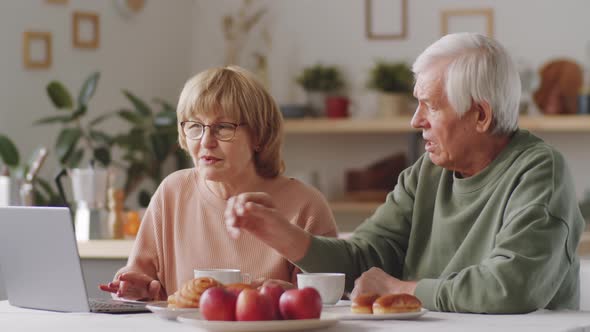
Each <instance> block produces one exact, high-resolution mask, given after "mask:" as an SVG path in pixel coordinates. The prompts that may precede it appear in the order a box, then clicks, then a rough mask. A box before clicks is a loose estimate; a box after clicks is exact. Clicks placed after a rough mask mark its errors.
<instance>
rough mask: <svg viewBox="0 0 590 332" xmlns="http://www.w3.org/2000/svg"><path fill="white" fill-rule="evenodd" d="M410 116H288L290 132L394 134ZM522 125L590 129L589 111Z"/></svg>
mask: <svg viewBox="0 0 590 332" xmlns="http://www.w3.org/2000/svg"><path fill="white" fill-rule="evenodd" d="M410 120H411V117H410V116H400V117H395V118H388V119H313V118H309V119H287V120H285V133H287V134H395V133H411V132H417V131H418V130H416V129H414V128H412V127H411V126H410ZM519 124H520V127H521V128H523V129H528V130H530V131H534V132H578V133H579V132H588V133H590V116H588V115H551V116H549V115H539V116H522V117H520V121H519Z"/></svg>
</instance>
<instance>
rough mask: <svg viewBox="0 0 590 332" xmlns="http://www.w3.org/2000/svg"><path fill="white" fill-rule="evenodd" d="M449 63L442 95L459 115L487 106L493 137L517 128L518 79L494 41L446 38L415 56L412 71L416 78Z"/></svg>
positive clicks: (472, 35) (474, 37)
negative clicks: (476, 105) (477, 105)
mask: <svg viewBox="0 0 590 332" xmlns="http://www.w3.org/2000/svg"><path fill="white" fill-rule="evenodd" d="M445 60H446V61H449V64H448V66H447V67H446V71H445V77H443V82H444V91H445V93H446V96H447V99H448V101H449V103H450V105H451V106H452V107H453V108H454V109H455V111H456V112H457V113H458V114H459V115H463V114H464V113H465V112H467V110H468V109H469V108H470V107H471V103H472V102H476V103H477V102H487V103H488V104H489V105H490V107H491V109H492V112H493V115H492V117H493V122H492V123H493V129H492V133H493V134H509V133H512V132H514V131H515V130H516V129H517V128H518V109H519V104H520V92H521V87H520V76H519V74H518V71H517V69H516V66H515V65H514V62H513V61H512V59H511V58H510V55H509V54H508V52H507V51H506V50H505V49H504V47H502V45H500V43H498V42H497V41H495V40H493V39H491V38H488V37H486V36H483V35H480V34H476V33H467V32H463V33H455V34H449V35H446V36H444V37H442V38H441V39H439V40H437V41H436V42H434V44H432V45H430V46H429V47H428V48H427V49H426V50H424V52H422V54H420V55H419V56H418V58H417V59H416V61H415V62H414V65H413V66H412V71H413V72H414V75H415V77H416V78H417V77H418V75H420V73H421V72H424V71H426V70H428V69H429V67H430V66H432V65H433V64H435V63H436V62H438V61H445Z"/></svg>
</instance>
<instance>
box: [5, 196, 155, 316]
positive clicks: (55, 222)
mask: <svg viewBox="0 0 590 332" xmlns="http://www.w3.org/2000/svg"><path fill="white" fill-rule="evenodd" d="M0 272H1V273H2V276H3V279H4V282H5V286H6V293H7V295H8V302H9V303H10V304H11V305H13V306H18V307H23V308H31V309H43V310H52V311H62V312H104V313H134V312H147V311H148V310H147V309H146V307H145V303H131V302H126V301H117V300H112V299H88V296H87V293H86V287H85V284H84V275H83V273H82V268H81V265H80V256H79V255H78V246H77V244H76V238H75V234H74V226H73V223H72V221H71V218H70V212H69V210H68V209H67V208H54V207H0Z"/></svg>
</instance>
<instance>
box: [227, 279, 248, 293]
mask: <svg viewBox="0 0 590 332" xmlns="http://www.w3.org/2000/svg"><path fill="white" fill-rule="evenodd" d="M224 287H225V289H227V290H228V291H231V292H234V293H235V294H240V292H241V291H243V290H244V289H253V288H252V285H250V284H244V283H240V282H238V283H234V284H227V285H225V286H224Z"/></svg>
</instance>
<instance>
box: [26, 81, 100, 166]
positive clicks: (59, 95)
mask: <svg viewBox="0 0 590 332" xmlns="http://www.w3.org/2000/svg"><path fill="white" fill-rule="evenodd" d="M99 78H100V73H98V72H95V73H92V74H91V75H90V76H89V77H88V78H87V79H86V81H85V82H84V84H83V85H82V87H81V89H80V92H79V94H78V98H77V100H76V103H74V101H73V98H72V95H71V94H70V92H69V90H68V89H67V88H66V87H65V86H64V85H63V84H62V83H61V82H59V81H51V82H50V83H49V84H48V85H47V87H46V90H47V95H48V96H49V99H50V100H51V102H52V104H53V105H54V106H55V108H56V109H57V111H58V112H60V113H61V114H60V115H54V116H48V117H44V118H42V119H39V120H37V121H36V122H35V124H55V123H61V124H62V129H61V130H60V132H59V134H58V136H57V139H56V142H55V153H56V155H57V158H58V160H59V163H60V164H61V165H62V166H63V167H70V168H74V167H78V166H79V164H80V162H81V161H82V160H83V158H84V156H85V154H86V152H90V153H91V154H92V156H91V157H90V159H91V160H96V161H98V162H99V163H100V164H102V165H103V166H108V165H109V164H110V162H111V150H110V148H111V145H112V140H111V138H110V136H109V135H107V134H106V133H104V132H102V131H100V130H97V129H96V128H95V125H96V124H97V123H99V122H100V121H102V120H103V119H105V118H106V117H107V116H108V114H104V115H101V116H98V117H96V118H94V119H93V120H91V121H89V122H88V124H85V123H84V122H83V121H82V120H83V119H84V118H85V116H86V115H87V113H88V102H89V101H90V99H91V98H92V96H93V95H94V92H95V91H96V86H97V85H98V81H99Z"/></svg>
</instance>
